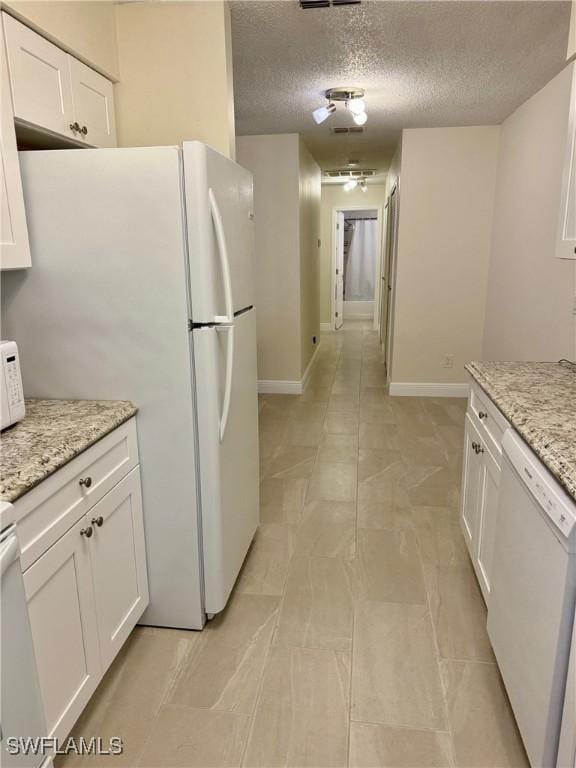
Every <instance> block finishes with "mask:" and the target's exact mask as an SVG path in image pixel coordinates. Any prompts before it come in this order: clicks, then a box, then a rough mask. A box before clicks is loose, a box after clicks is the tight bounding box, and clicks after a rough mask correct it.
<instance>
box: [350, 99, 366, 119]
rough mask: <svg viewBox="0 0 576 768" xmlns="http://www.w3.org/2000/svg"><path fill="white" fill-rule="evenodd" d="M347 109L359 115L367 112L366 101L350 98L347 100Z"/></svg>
mask: <svg viewBox="0 0 576 768" xmlns="http://www.w3.org/2000/svg"><path fill="white" fill-rule="evenodd" d="M346 109H348V110H349V111H350V112H352V114H353V115H359V114H360V113H361V112H366V102H365V101H364V99H350V100H349V101H347V102H346Z"/></svg>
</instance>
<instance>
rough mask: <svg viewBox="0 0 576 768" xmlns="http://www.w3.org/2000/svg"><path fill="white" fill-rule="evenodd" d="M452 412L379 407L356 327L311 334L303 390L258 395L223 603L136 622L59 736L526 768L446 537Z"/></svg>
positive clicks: (183, 766)
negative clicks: (182, 615)
mask: <svg viewBox="0 0 576 768" xmlns="http://www.w3.org/2000/svg"><path fill="white" fill-rule="evenodd" d="M463 419H464V403H463V402H462V401H457V400H436V399H426V398H390V397H388V396H387V395H386V392H385V389H384V377H383V368H382V365H381V357H380V350H379V346H378V339H377V338H376V335H375V334H374V333H373V332H371V331H370V330H369V329H368V328H367V327H366V324H362V323H357V324H348V326H347V327H345V328H344V330H342V331H340V332H338V333H332V334H323V336H322V344H321V348H320V352H319V354H318V357H317V361H316V363H315V366H314V370H313V373H312V377H311V380H310V385H309V387H308V389H307V391H306V392H305V394H304V395H302V396H301V397H289V396H278V395H277V396H272V395H268V396H262V397H261V401H260V433H261V462H262V492H261V519H262V525H261V527H260V530H259V531H258V534H257V536H256V539H255V541H254V544H253V546H252V549H251V551H250V553H249V556H248V558H247V561H246V563H245V566H244V569H243V571H242V573H241V575H240V578H239V580H238V583H237V586H236V588H235V591H234V594H233V596H232V598H231V601H230V603H229V606H228V608H227V609H226V611H225V612H224V613H223V614H221V615H220V616H218V617H217V618H216V619H215V620H214V621H213V622H211V623H210V624H209V625H208V627H207V628H206V630H205V631H204V632H202V633H193V632H184V631H173V630H161V629H151V628H138V629H136V631H135V632H134V633H133V635H132V637H131V638H130V640H129V641H128V643H127V645H126V646H125V648H124V649H123V651H122V653H121V654H120V656H119V657H118V659H117V660H116V662H115V663H114V664H113V666H112V668H111V669H110V671H109V672H108V674H107V675H106V678H105V680H104V681H103V683H102V685H101V686H100V688H99V690H98V691H97V693H96V695H95V696H94V698H93V700H92V702H91V703H90V705H89V706H88V708H87V710H86V711H85V713H84V715H83V716H82V718H81V719H80V721H79V723H78V724H77V726H76V728H75V729H74V733H75V735H84V736H85V737H90V736H93V735H100V736H103V737H105V738H106V737H109V736H111V735H119V736H122V737H123V738H124V741H125V753H124V755H122V756H121V757H116V758H110V757H109V758H100V760H99V762H100V763H101V764H102V765H107V766H114V765H118V766H120V765H123V766H150V768H161V767H164V766H166V768H168V767H169V766H170V767H174V768H176V767H180V768H192V767H196V766H198V767H199V768H200V767H201V768H204V767H208V766H214V767H216V768H224V766H240V765H242V766H262V768H272V767H273V766H294V767H299V766H302V767H303V766H308V767H309V768H320V767H321V766H322V767H326V768H337V767H339V766H354V767H355V768H361V767H362V768H376V767H377V766H386V767H387V768H392V767H398V768H400V767H408V766H410V767H411V768H424V767H425V766H426V767H428V766H462V767H463V766H477V768H490V767H493V766H494V767H496V766H498V767H500V766H501V767H502V768H505V767H507V766H526V765H527V761H526V757H525V754H524V752H523V749H522V746H521V743H520V739H519V736H518V733H517V730H516V727H515V724H514V720H513V717H512V714H511V711H510V708H509V705H508V702H507V699H506V696H505V694H504V692H503V688H502V683H501V680H500V677H499V674H498V670H497V668H496V665H495V663H494V658H493V656H492V652H491V649H490V644H489V641H488V637H487V635H486V630H485V620H486V611H485V608H484V604H483V602H482V598H481V596H480V592H479V589H478V587H477V584H476V581H475V578H474V575H473V572H472V569H471V566H470V563H469V559H468V555H467V552H466V550H465V545H464V542H463V539H462V537H461V534H460V531H459V527H458V504H459V486H460V473H461V446H462V442H463ZM96 762H97V760H96V759H94V758H90V759H87V758H83V759H82V760H80V759H78V758H72V757H68V758H67V759H66V760H61V761H60V762H59V768H62V767H63V766H66V768H69V766H75V765H78V764H85V763H89V764H92V765H95V764H96Z"/></svg>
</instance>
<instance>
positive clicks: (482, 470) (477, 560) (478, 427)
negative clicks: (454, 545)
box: [460, 387, 507, 603]
mask: <svg viewBox="0 0 576 768" xmlns="http://www.w3.org/2000/svg"><path fill="white" fill-rule="evenodd" d="M479 397H481V398H482V400H481V402H482V403H484V405H483V408H485V409H486V410H483V408H481V409H480V410H479V409H478V402H479ZM506 428H507V422H506V420H505V419H504V417H503V416H502V414H501V413H500V411H498V410H497V409H496V406H494V404H493V403H492V402H491V401H488V400H487V399H486V396H485V395H483V394H482V393H479V392H478V390H477V389H476V388H475V387H473V388H472V391H471V396H470V402H469V406H468V412H467V414H466V425H465V431H464V462H463V464H464V466H463V479H462V509H461V514H460V524H461V528H462V533H463V534H464V539H465V541H466V545H467V546H468V551H469V553H470V558H471V560H472V564H473V566H474V570H475V571H476V576H477V578H478V583H479V584H480V589H481V590H482V594H483V595H484V599H485V600H486V603H488V601H489V598H490V583H491V572H492V556H493V552H494V542H495V538H496V530H497V524H498V491H499V487H500V475H501V463H500V462H501V456H502V444H501V440H502V435H503V434H504V431H505V430H506Z"/></svg>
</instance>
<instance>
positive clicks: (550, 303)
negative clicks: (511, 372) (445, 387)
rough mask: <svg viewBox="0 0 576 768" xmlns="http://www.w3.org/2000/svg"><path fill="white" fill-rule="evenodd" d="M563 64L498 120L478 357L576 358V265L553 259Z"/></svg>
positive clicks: (565, 84)
mask: <svg viewBox="0 0 576 768" xmlns="http://www.w3.org/2000/svg"><path fill="white" fill-rule="evenodd" d="M569 74H570V73H569V69H568V68H567V69H565V70H564V71H563V72H561V73H560V74H559V75H558V76H557V77H556V78H554V80H552V81H551V82H550V83H548V85H546V86H545V87H544V88H543V89H542V90H541V91H539V92H538V93H537V94H536V95H535V96H533V97H532V98H531V99H529V100H528V101H527V102H525V103H524V104H523V105H522V106H521V107H519V108H518V109H517V110H516V111H515V112H514V113H513V114H512V115H511V116H510V117H509V118H508V119H507V120H505V122H504V123H503V125H502V131H501V149H500V162H499V168H498V182H497V188H496V207H495V214H494V233H493V242H492V258H491V263H490V272H489V281H488V296H487V308H486V327H485V333H484V345H483V356H484V358H486V359H490V360H557V359H559V358H560V357H570V358H571V359H573V356H574V317H573V315H572V309H573V303H574V290H575V289H574V278H575V263H574V262H572V261H565V260H562V259H557V258H555V257H554V250H555V238H556V227H557V225H558V212H559V210H560V194H561V192H560V187H561V178H562V167H563V162H564V147H565V136H566V126H567V120H568V107H569V94H570V77H569Z"/></svg>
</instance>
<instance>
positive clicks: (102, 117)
mask: <svg viewBox="0 0 576 768" xmlns="http://www.w3.org/2000/svg"><path fill="white" fill-rule="evenodd" d="M68 58H69V62H70V80H71V82H72V100H73V104H74V121H75V122H77V123H78V124H79V126H80V130H79V131H78V132H77V134H76V138H77V139H80V140H81V141H85V142H86V144H90V145H92V146H94V147H115V146H116V121H115V117H114V92H113V85H112V83H111V82H110V80H108V79H107V78H105V77H102V75H99V74H98V72H95V71H94V70H93V69H91V68H90V67H87V66H86V65H85V64H82V62H81V61H78V59H75V58H74V57H73V56H69V57H68Z"/></svg>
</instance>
